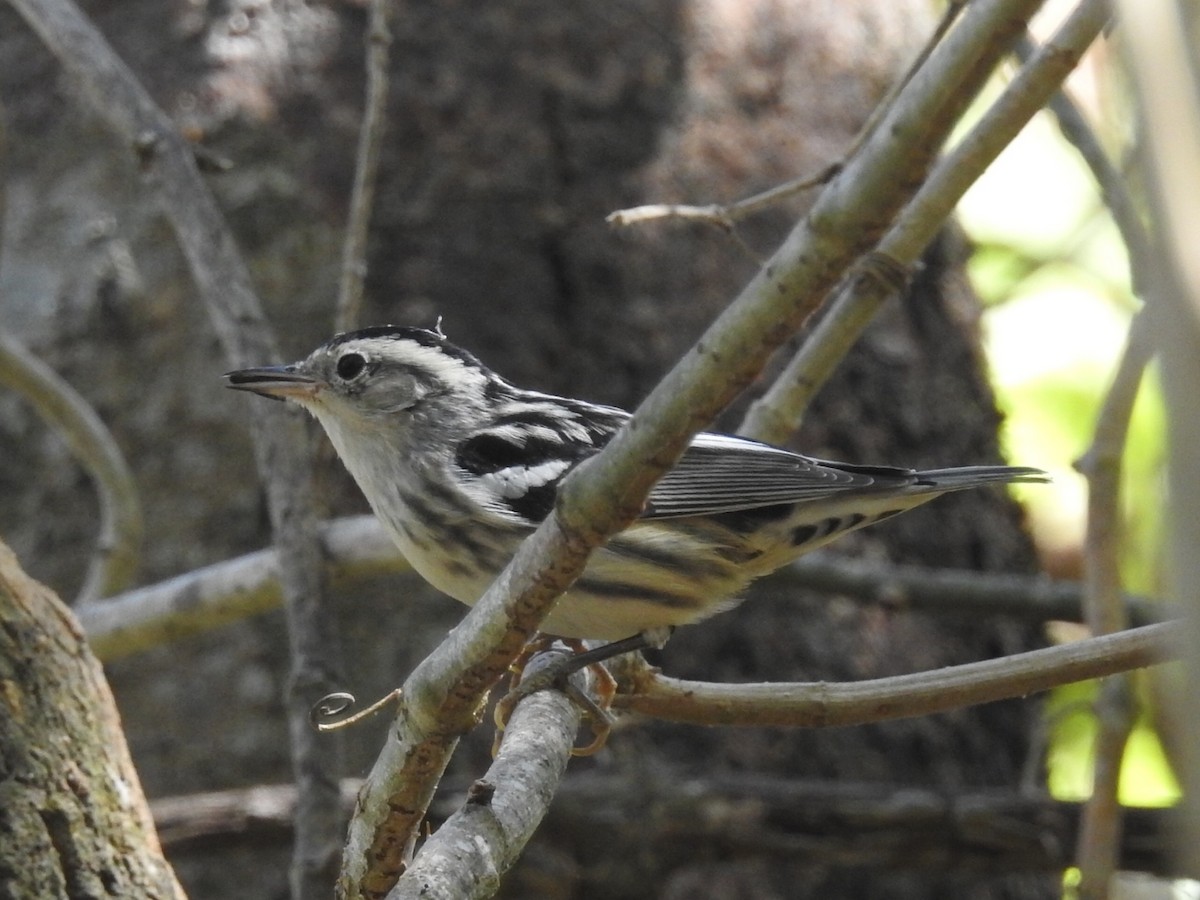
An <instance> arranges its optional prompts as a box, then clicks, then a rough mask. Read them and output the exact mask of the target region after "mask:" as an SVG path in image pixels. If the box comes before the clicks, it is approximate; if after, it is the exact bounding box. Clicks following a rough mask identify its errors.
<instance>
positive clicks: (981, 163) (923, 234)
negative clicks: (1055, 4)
mask: <svg viewBox="0 0 1200 900" xmlns="http://www.w3.org/2000/svg"><path fill="white" fill-rule="evenodd" d="M1107 20H1108V9H1107V3H1106V2H1103V0H1084V2H1082V3H1080V4H1079V6H1078V7H1077V8H1076V9H1075V11H1074V12H1073V13H1072V14H1071V15H1070V17H1068V19H1067V20H1066V21H1065V22H1064V23H1063V25H1062V26H1061V27H1060V28H1059V30H1058V32H1057V33H1056V34H1055V35H1054V36H1053V37H1052V38H1051V39H1050V40H1049V41H1047V42H1046V43H1045V45H1043V46H1042V47H1041V48H1040V49H1039V50H1038V52H1037V53H1036V54H1035V55H1034V57H1033V58H1032V59H1031V60H1030V61H1029V62H1028V63H1027V64H1025V65H1024V66H1022V68H1021V70H1020V71H1019V72H1018V73H1017V75H1016V77H1015V78H1013V80H1012V82H1011V83H1010V84H1009V85H1008V87H1007V88H1006V89H1005V91H1004V93H1003V94H1001V96H1000V97H999V98H998V99H997V100H996V102H995V103H994V104H992V106H991V108H990V109H989V110H988V111H987V113H986V114H985V115H984V116H983V117H982V118H981V119H980V121H979V122H978V123H977V124H976V125H975V127H974V128H972V129H971V131H970V132H969V133H968V134H967V135H966V136H965V137H964V138H963V139H962V140H961V141H960V142H959V143H958V144H957V145H956V146H955V147H954V149H953V150H951V151H950V153H949V154H948V155H947V156H946V157H945V158H944V159H943V160H942V161H941V162H940V163H939V164H938V165H937V167H936V168H935V169H934V170H933V172H932V173H931V174H930V176H929V178H928V179H927V180H926V181H925V183H924V184H923V185H922V186H921V189H920V190H919V191H918V192H917V194H916V195H915V196H914V197H913V198H912V201H911V202H910V203H909V204H908V206H907V207H905V209H904V211H903V212H902V213H901V214H900V216H899V218H898V219H897V220H896V223H895V225H894V226H893V227H892V229H891V230H890V231H888V233H887V234H886V235H885V236H884V238H883V240H882V241H881V242H880V244H879V246H878V247H877V248H876V250H875V252H874V253H872V254H870V255H869V256H868V257H867V258H866V259H865V260H864V262H863V263H862V264H861V265H860V267H859V269H858V270H857V271H856V272H855V273H854V275H853V277H851V278H848V279H847V280H846V281H845V282H844V283H843V285H842V286H841V288H840V289H839V290H838V292H837V294H836V296H835V297H834V299H833V300H832V301H831V303H830V304H829V310H828V312H827V313H826V314H825V315H824V316H823V317H822V318H821V320H820V321H819V322H818V323H817V324H816V326H815V327H814V328H813V330H812V332H811V333H810V334H809V335H808V336H807V338H806V339H805V341H804V344H803V345H802V346H801V347H800V350H799V351H798V352H797V353H796V355H795V356H794V357H793V358H792V360H791V361H790V362H789V363H788V365H787V367H786V368H785V369H784V371H783V372H782V373H781V374H780V376H779V377H778V378H777V379H776V380H775V382H774V383H773V384H772V385H771V387H770V388H769V389H768V390H767V392H766V393H765V394H764V395H763V396H762V397H761V398H760V399H759V400H757V401H756V402H755V403H754V404H752V405H751V407H750V409H749V410H748V411H747V413H746V417H745V419H744V420H743V421H742V424H741V427H740V431H741V433H742V434H746V435H748V436H750V437H755V438H757V439H759V440H764V441H767V442H768V443H782V442H784V441H785V440H786V439H787V438H788V436H790V435H791V433H792V432H793V431H794V430H795V429H796V428H798V427H799V425H800V422H801V419H802V418H803V416H804V412H805V410H806V409H807V408H808V405H809V403H810V402H811V401H812V398H813V397H814V396H815V395H816V393H817V391H818V390H820V388H821V387H822V386H823V385H824V384H825V382H826V381H827V380H828V378H829V376H830V375H831V374H832V372H833V370H834V368H835V367H836V365H837V363H838V362H839V361H840V360H841V358H842V357H843V356H844V355H845V353H846V351H847V350H849V348H850V346H851V345H852V344H853V343H854V341H856V340H857V339H858V337H859V335H860V334H861V333H862V331H863V329H864V328H865V327H866V325H867V323H869V322H870V321H871V319H872V318H873V317H874V315H875V313H876V312H877V311H878V310H879V308H880V307H881V306H882V305H883V304H884V303H885V302H886V301H887V300H888V299H890V298H891V297H893V296H895V295H896V294H897V293H898V292H899V291H898V286H902V285H903V284H904V283H905V282H906V279H905V277H904V273H906V272H907V271H908V270H909V269H910V268H911V267H912V266H913V265H914V264H916V262H917V259H918V258H919V257H920V255H921V253H922V252H923V251H924V250H925V247H926V246H928V244H929V242H930V241H932V240H933V238H934V236H935V235H936V234H937V231H938V229H939V228H941V226H942V223H943V222H944V221H945V220H946V219H947V218H948V217H949V216H950V214H951V213H952V212H953V211H954V207H955V206H956V205H957V204H958V201H959V200H960V199H961V198H962V196H963V194H965V193H966V191H967V189H968V188H969V187H970V186H971V185H972V184H974V183H975V181H976V180H977V179H978V178H979V176H980V175H982V174H983V172H984V170H985V169H986V168H987V167H988V166H989V165H990V164H991V163H992V161H993V160H994V159H995V158H996V157H997V156H998V155H999V154H1000V152H1001V151H1002V150H1003V149H1004V148H1005V147H1006V146H1008V144H1009V143H1011V141H1012V140H1013V138H1014V137H1016V135H1017V133H1018V132H1019V131H1020V130H1021V129H1022V128H1023V127H1024V126H1025V124H1026V123H1027V122H1028V121H1029V120H1030V119H1031V118H1033V116H1034V115H1035V114H1036V113H1037V112H1038V110H1040V109H1041V108H1042V107H1043V106H1044V105H1045V104H1046V102H1047V101H1048V100H1049V98H1050V97H1051V96H1052V95H1053V94H1054V92H1055V91H1057V90H1058V87H1059V85H1061V84H1062V82H1063V80H1064V79H1065V78H1066V77H1067V75H1068V74H1070V72H1071V70H1072V69H1074V68H1075V66H1076V65H1077V64H1078V62H1079V59H1080V58H1081V57H1082V56H1083V54H1084V53H1085V52H1086V51H1087V48H1088V47H1089V46H1090V45H1091V43H1092V41H1093V40H1095V38H1096V35H1098V34H1099V33H1100V31H1101V29H1102V28H1103V27H1104V24H1105V22H1106V21H1107ZM884 261H889V262H887V263H886V264H885V262H884Z"/></svg>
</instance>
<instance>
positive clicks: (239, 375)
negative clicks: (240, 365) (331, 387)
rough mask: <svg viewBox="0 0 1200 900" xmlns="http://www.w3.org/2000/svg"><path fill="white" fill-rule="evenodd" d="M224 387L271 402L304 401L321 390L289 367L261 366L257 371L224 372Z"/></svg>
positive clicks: (313, 379) (306, 376)
mask: <svg viewBox="0 0 1200 900" xmlns="http://www.w3.org/2000/svg"><path fill="white" fill-rule="evenodd" d="M222 377H224V379H225V387H227V388H233V389H234V390H235V391H251V392H252V393H255V394H260V395H262V396H263V397H269V398H270V399H272V400H287V399H288V398H291V399H293V400H301V401H302V400H306V399H308V398H310V397H313V396H315V395H316V393H317V391H319V390H320V389H321V382H320V381H319V380H317V379H316V378H313V377H312V376H310V375H304V374H302V373H301V372H298V371H297V370H296V367H295V366H294V365H291V366H261V367H259V368H257V369H238V370H237V371H236V372H226V373H225V375H224V376H222Z"/></svg>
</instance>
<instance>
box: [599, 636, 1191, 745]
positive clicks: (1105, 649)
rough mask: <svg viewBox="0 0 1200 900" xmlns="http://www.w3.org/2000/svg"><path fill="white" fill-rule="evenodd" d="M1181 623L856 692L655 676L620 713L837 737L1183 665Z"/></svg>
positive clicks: (622, 698)
mask: <svg viewBox="0 0 1200 900" xmlns="http://www.w3.org/2000/svg"><path fill="white" fill-rule="evenodd" d="M1176 637H1177V627H1176V626H1175V625H1174V624H1172V623H1162V624H1159V625H1146V626H1143V627H1142V628H1134V629H1130V630H1129V631H1123V632H1120V633H1118V634H1114V635H1103V636H1100V637H1093V638H1087V639H1085V640H1082V641H1075V642H1074V643H1070V644H1061V645H1059V646H1056V647H1047V648H1044V649H1040V650H1031V651H1029V652H1026V653H1016V654H1013V655H1011V656H1005V657H1001V658H999V659H988V660H983V661H981V662H974V663H967V664H965V665H961V666H947V667H946V668H943V669H935V670H933V671H930V672H918V673H915V674H912V675H900V676H895V677H891V678H876V679H870V680H866V681H853V682H838V683H828V682H818V683H814V684H780V683H769V684H709V683H705V682H700V681H683V680H680V679H675V678H667V677H665V676H663V675H660V674H657V673H655V672H654V671H652V670H650V669H646V670H643V672H642V674H641V676H640V677H639V678H637V679H635V682H634V685H633V688H632V693H628V694H618V695H617V697H616V698H615V700H614V701H613V708H614V709H624V710H629V711H632V712H640V713H643V714H645V715H649V716H654V717H656V718H660V719H667V720H669V721H672V722H688V723H691V724H694V725H753V726H767V725H769V726H781V727H804V728H833V727H840V726H844V725H861V724H864V723H867V722H881V721H885V720H887V719H900V718H905V717H909V716H923V715H929V714H930V713H937V712H946V711H948V710H952V709H962V708H963V707H966V706H975V705H977V704H980V703H991V702H993V701H995V700H1005V699H1009V698H1012V697H1024V696H1025V695H1027V694H1031V693H1036V692H1039V691H1046V690H1049V689H1050V688H1052V687H1058V686H1059V685H1063V684H1070V683H1072V682H1075V681H1084V680H1086V679H1089V678H1097V677H1100V676H1102V675H1111V674H1113V673H1116V672H1127V671H1130V670H1131V669H1139V668H1143V667H1145V666H1151V665H1156V664H1158V663H1161V662H1165V661H1167V660H1169V659H1175V658H1178V657H1179V655H1180V653H1181V649H1180V647H1179V643H1178V641H1177V640H1176Z"/></svg>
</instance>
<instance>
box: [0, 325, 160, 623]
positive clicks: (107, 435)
mask: <svg viewBox="0 0 1200 900" xmlns="http://www.w3.org/2000/svg"><path fill="white" fill-rule="evenodd" d="M0 384H4V385H7V386H8V387H9V388H11V389H13V390H14V391H16V392H17V393H19V394H21V395H22V396H23V397H24V398H25V399H26V400H28V401H29V403H30V404H31V405H32V406H33V408H34V409H35V410H37V412H38V415H40V416H41V417H42V418H43V419H44V420H45V421H46V423H47V424H48V425H49V426H50V427H51V429H53V430H54V431H55V432H56V433H58V434H59V435H61V436H62V438H63V439H64V440H65V441H66V442H67V446H68V447H70V448H71V452H72V453H73V454H74V455H75V458H76V459H77V460H79V463H80V464H81V465H82V466H83V467H84V469H85V470H87V473H88V475H90V476H91V479H92V483H93V484H94V485H95V487H96V495H97V497H98V499H99V501H100V533H99V535H98V536H97V538H96V549H95V551H94V553H93V554H92V560H91V562H90V563H89V564H88V571H87V576H86V577H85V578H84V582H83V587H81V588H80V590H79V595H78V597H77V598H76V602H77V603H79V604H83V603H87V602H88V601H91V600H95V599H98V598H99V597H106V596H108V595H109V594H114V593H116V592H117V591H121V590H124V589H125V588H126V587H128V585H129V583H130V582H131V581H133V577H134V574H135V573H136V572H137V567H138V558H139V556H140V554H141V550H142V507H141V504H140V503H139V502H138V492H137V483H136V482H135V481H134V480H133V473H132V472H130V470H129V465H128V464H127V463H126V462H125V457H124V455H123V454H122V453H121V448H120V447H118V446H117V442H116V441H115V440H114V439H113V436H112V433H111V432H110V431H109V430H108V428H107V427H106V426H105V424H104V422H103V421H102V420H101V419H100V417H99V416H98V415H97V414H96V411H95V410H94V409H92V407H91V405H90V404H89V403H88V402H87V400H85V399H84V398H83V397H82V396H80V395H79V393H78V392H77V391H76V390H75V389H74V388H73V387H71V385H69V384H68V383H67V382H66V381H65V380H64V379H63V378H61V377H60V376H59V375H58V373H56V372H55V371H54V370H53V369H51V368H50V367H49V366H47V365H46V364H45V363H43V362H42V361H41V360H39V359H38V358H37V357H35V356H34V355H33V354H31V353H30V352H29V351H28V350H26V349H25V348H24V347H23V346H21V344H19V343H18V342H17V341H16V340H15V339H14V338H12V337H11V336H9V335H7V334H5V333H4V332H0Z"/></svg>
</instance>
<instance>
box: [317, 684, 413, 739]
mask: <svg viewBox="0 0 1200 900" xmlns="http://www.w3.org/2000/svg"><path fill="white" fill-rule="evenodd" d="M400 696H401V691H400V688H396V689H395V690H394V691H389V692H388V693H386V694H384V695H383V696H382V697H380V698H379V699H378V700H376V701H375V702H374V703H372V704H371V705H370V706H368V707H366V708H364V709H360V710H359V711H358V712H354V713H350V714H349V715H347V716H346V717H345V718H341V719H339V718H338V716H340V715H342V713H345V712H347V711H348V710H351V709H353V708H354V704H355V703H357V702H358V701H357V700H356V699H355V697H354V695H353V694H350V693H347V692H346V691H335V692H334V693H332V694H326V695H325V696H324V697H322V698H321V699H320V700H318V701H317V702H316V703H314V704H313V706H312V709H311V710H309V712H308V720H309V722H311V723H312V726H313V728H315V729H317V731H336V730H338V729H339V728H346V727H348V726H350V725H354V724H355V723H357V722H361V721H362V720H363V719H365V718H367V717H368V716H372V715H374V714H375V713H377V712H379V710H381V709H383V708H384V707H385V706H387V705H388V704H389V703H392V702H393V701H396V702H399V700H400Z"/></svg>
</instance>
